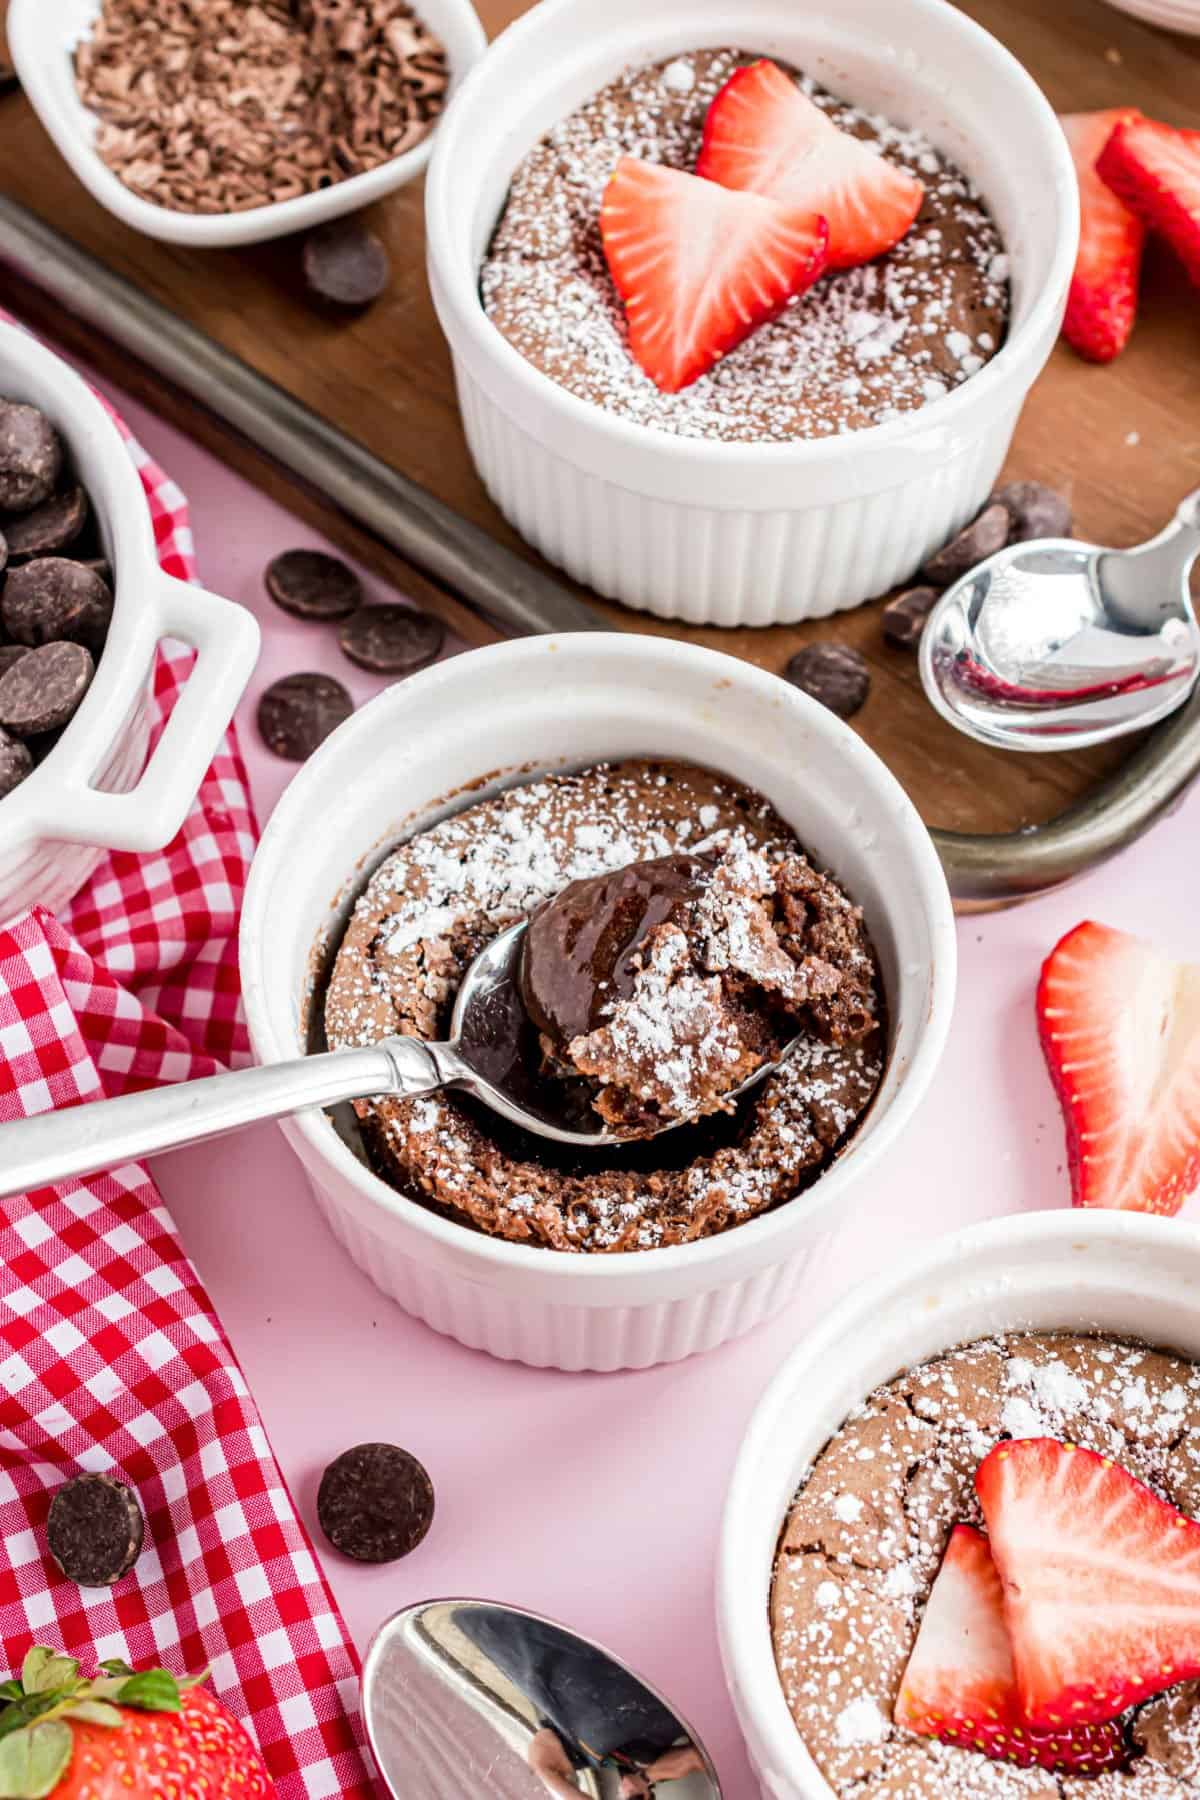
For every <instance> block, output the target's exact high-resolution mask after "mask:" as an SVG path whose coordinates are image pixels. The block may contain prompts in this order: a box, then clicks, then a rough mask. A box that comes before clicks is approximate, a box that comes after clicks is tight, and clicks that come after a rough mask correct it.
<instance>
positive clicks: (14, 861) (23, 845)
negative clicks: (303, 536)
mask: <svg viewBox="0 0 1200 1800" xmlns="http://www.w3.org/2000/svg"><path fill="white" fill-rule="evenodd" d="M0 398H3V399H6V400H21V401H25V402H27V403H29V404H30V405H33V406H37V407H40V409H41V410H42V412H44V413H45V414H46V416H47V417H48V418H49V419H50V421H51V423H52V424H53V425H55V426H56V427H57V429H58V431H59V432H60V433H61V435H62V437H63V439H64V441H65V443H66V447H67V454H68V458H69V462H70V466H71V469H72V471H73V473H74V474H75V475H76V477H77V478H78V480H79V482H80V484H81V486H83V487H84V488H85V489H86V490H87V493H88V497H89V499H90V500H91V503H92V508H93V511H94V513H95V517H96V521H97V524H98V527H99V531H100V537H101V540H102V542H103V545H104V553H105V555H106V556H107V557H108V558H109V560H110V562H111V563H112V567H113V600H114V605H113V616H112V624H111V626H110V628H109V633H108V641H107V643H106V644H105V647H104V650H103V652H102V653H101V655H100V658H99V660H98V663H97V666H96V674H95V678H94V680H93V682H92V685H91V687H90V688H89V689H88V692H87V693H86V694H85V696H84V698H83V702H82V704H81V705H80V707H79V710H78V712H77V713H76V714H75V716H74V718H73V719H72V720H71V721H70V723H69V724H68V725H67V727H66V728H65V730H64V731H63V734H62V737H61V738H60V739H59V741H58V743H57V744H56V745H55V746H54V748H53V750H51V751H50V753H49V755H48V756H47V757H46V758H45V760H44V761H43V762H41V763H40V764H39V765H38V767H37V768H36V769H35V770H34V771H33V773H32V775H30V776H28V777H27V778H26V780H25V781H23V782H22V783H21V785H20V786H19V787H17V788H15V789H14V790H13V791H12V793H10V794H7V795H5V796H4V797H3V798H2V799H0V919H7V918H11V917H12V915H13V914H14V913H18V912H21V911H22V910H23V909H24V908H25V907H27V906H30V905H33V904H34V903H35V902H36V903H37V904H39V905H42V906H45V907H47V908H49V909H50V910H51V911H54V910H55V909H57V908H59V907H62V906H64V905H65V904H66V903H67V901H68V900H70V899H71V898H72V897H73V896H74V895H75V894H76V893H78V891H79V889H80V888H81V887H82V886H83V884H84V883H85V882H86V881H87V879H88V877H89V876H90V875H91V873H92V871H93V870H94V869H95V867H96V865H97V863H98V862H99V861H100V859H101V858H102V857H103V856H104V854H105V853H106V852H107V851H109V850H132V851H153V850H161V849H162V848H163V846H164V845H166V844H168V843H169V842H170V841H171V839H172V838H173V837H174V836H175V833H176V832H177V831H178V830H179V827H180V826H181V825H182V824H183V821H184V818H185V817H186V815H187V811H188V808H189V807H190V806H191V804H192V801H193V800H194V799H195V797H196V792H197V789H198V788H199V786H200V782H201V780H202V779H203V776H204V772H205V770H206V769H207V767H208V765H209V763H210V762H211V761H212V758H213V755H214V752H215V751H216V749H217V747H218V745H219V744H220V742H221V738H222V737H223V735H224V733H225V729H226V727H227V726H228V724H229V721H230V719H231V718H232V716H233V712H234V708H235V707H236V706H237V703H238V701H239V700H240V698H241V696H242V694H243V692H244V691H245V687H246V683H247V682H248V681H249V679H250V675H251V673H252V671H253V668H254V664H255V661H256V659H257V656H258V644H259V630H258V624H257V621H256V620H255V618H254V615H253V614H252V613H249V612H247V611H246V609H245V608H244V607H241V606H235V605H234V604H233V602H232V601H230V600H221V599H218V598H217V597H216V596H215V595H213V594H208V593H205V592H204V591H203V590H202V589H200V588H197V587H193V586H191V585H189V583H187V582H185V581H177V580H175V579H174V577H172V576H170V575H167V574H164V572H163V570H162V569H161V567H160V566H159V562H158V556H157V553H156V547H155V541H154V529H153V524H152V521H151V517H150V511H149V507H148V506H147V503H146V495H145V492H144V490H143V488H142V484H141V481H140V479H139V477H138V473H137V470H136V468H135V467H134V464H133V462H132V460H131V458H130V455H129V451H128V449H127V448H126V445H125V442H124V440H123V439H122V437H121V434H120V432H119V431H118V430H117V428H116V426H115V425H114V424H113V422H112V420H111V419H110V418H109V416H108V414H107V412H106V411H105V410H104V408H103V406H102V405H101V404H100V401H99V400H98V399H97V398H96V396H95V394H93V393H92V391H91V389H90V388H89V387H88V386H87V383H86V382H84V381H83V380H82V379H81V378H80V377H79V376H78V375H76V374H75V373H74V371H73V370H71V369H69V368H68V367H67V365H66V364H65V363H64V362H62V361H61V359H60V358H59V357H57V356H55V355H54V354H53V353H52V352H51V351H50V350H47V349H46V348H45V347H44V346H43V345H41V344H38V343H37V342H35V340H34V339H32V338H31V337H30V336H29V335H28V333H27V332H24V331H22V330H21V329H20V327H19V326H16V325H7V324H0ZM166 638H172V639H181V640H182V641H183V642H184V643H186V644H190V645H192V646H193V647H194V649H195V650H196V653H197V654H196V662H195V665H194V667H193V668H192V671H191V673H190V674H189V676H188V679H187V682H186V683H185V685H184V688H183V691H182V693H181V694H180V696H179V698H178V700H177V701H176V703H175V707H174V709H173V711H172V714H171V717H170V719H169V721H168V723H167V726H166V729H165V730H164V731H163V733H162V736H161V737H160V739H159V741H158V743H157V745H156V746H155V749H154V754H153V755H152V756H151V757H150V758H149V760H148V761H147V748H148V745H149V741H150V711H149V702H150V697H151V691H152V682H153V676H154V659H155V652H156V651H157V648H158V645H159V643H160V642H161V641H162V640H163V639H166Z"/></svg>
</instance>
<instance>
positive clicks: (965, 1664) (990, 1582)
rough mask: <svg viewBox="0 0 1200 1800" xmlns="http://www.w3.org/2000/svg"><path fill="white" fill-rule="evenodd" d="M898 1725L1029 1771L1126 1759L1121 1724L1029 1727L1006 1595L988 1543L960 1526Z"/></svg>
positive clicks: (1085, 1769)
mask: <svg viewBox="0 0 1200 1800" xmlns="http://www.w3.org/2000/svg"><path fill="white" fill-rule="evenodd" d="M895 1719H896V1723H897V1725H902V1726H904V1728H905V1729H906V1730H907V1731H915V1732H917V1733H918V1734H919V1735H920V1736H921V1737H933V1738H940V1739H941V1740H942V1741H943V1742H944V1743H947V1744H958V1745H960V1746H961V1747H962V1748H963V1749H970V1750H979V1751H981V1752H982V1754H983V1755H984V1756H991V1757H994V1758H995V1759H996V1761H997V1762H1010V1763H1016V1764H1017V1765H1018V1766H1019V1767H1020V1768H1022V1769H1033V1768H1038V1769H1060V1770H1063V1771H1066V1772H1069V1773H1070V1774H1072V1775H1099V1774H1100V1773H1101V1772H1102V1771H1103V1770H1105V1769H1118V1768H1121V1767H1122V1766H1123V1764H1124V1763H1125V1762H1126V1761H1127V1760H1128V1753H1127V1751H1126V1747H1125V1740H1124V1737H1123V1736H1122V1733H1121V1729H1120V1727H1119V1726H1118V1725H1115V1724H1108V1725H1081V1726H1078V1727H1075V1728H1071V1729H1068V1730H1065V1731H1050V1732H1037V1731H1031V1730H1030V1729H1029V1727H1028V1725H1027V1724H1026V1723H1025V1716H1024V1714H1023V1713H1022V1711H1021V1706H1020V1702H1019V1701H1018V1699H1017V1687H1016V1678H1015V1675H1014V1673H1013V1659H1012V1648H1011V1646H1010V1644H1009V1641H1008V1630H1007V1627H1006V1626H1005V1623H1004V1592H1003V1589H1002V1588H1001V1585H1000V1577H999V1575H998V1574H997V1572H996V1565H995V1564H994V1563H993V1561H992V1553H991V1551H990V1550H989V1548H988V1541H987V1539H986V1538H985V1537H984V1535H983V1533H982V1532H981V1531H976V1530H975V1528H974V1526H972V1525H956V1526H955V1527H954V1530H953V1531H952V1532H951V1534H950V1542H949V1544H948V1545H947V1547H946V1555H945V1559H944V1561H943V1563H942V1566H941V1568H940V1569H939V1570H938V1576H937V1580H936V1581H935V1582H934V1584H933V1587H932V1589H931V1591H930V1595H929V1599H928V1602H927V1603H926V1606H925V1612H924V1614H923V1616H922V1619H921V1629H920V1631H919V1632H918V1633H917V1641H916V1643H915V1644H914V1645H913V1653H912V1656H911V1657H910V1658H909V1662H908V1667H907V1668H906V1669H905V1671H904V1676H903V1679H902V1680H901V1683H900V1696H899V1698H898V1700H897V1701H896V1709H895Z"/></svg>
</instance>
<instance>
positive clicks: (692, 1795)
mask: <svg viewBox="0 0 1200 1800" xmlns="http://www.w3.org/2000/svg"><path fill="white" fill-rule="evenodd" d="M362 1706H363V1718H364V1720H365V1722H366V1727H367V1738H368V1741H369V1742H370V1745H371V1752H372V1754H373V1756H374V1758H375V1762H376V1764H377V1766H378V1768H379V1772H380V1774H381V1775H382V1777H383V1780H384V1783H385V1785H386V1786H387V1788H388V1790H389V1792H390V1793H392V1794H393V1795H395V1796H396V1800H413V1796H414V1795H417V1794H420V1795H421V1796H422V1797H423V1800H465V1796H468V1795H470V1796H472V1800H473V1797H474V1796H476V1795H479V1796H483V1795H486V1796H487V1797H488V1800H547V1795H551V1796H554V1797H555V1800H577V1797H578V1796H580V1795H588V1796H590V1797H591V1800H651V1796H653V1800H721V1786H720V1783H719V1781H718V1780H717V1774H716V1770H715V1769H714V1768H713V1765H712V1762H711V1761H710V1759H709V1757H708V1754H707V1752H706V1751H705V1749H704V1746H703V1745H702V1744H701V1742H700V1740H699V1738H698V1737H697V1736H696V1734H695V1732H694V1731H693V1730H692V1728H691V1726H690V1725H688V1724H687V1723H686V1721H685V1720H684V1719H682V1718H680V1716H679V1714H678V1713H677V1712H676V1711H675V1709H674V1708H673V1707H672V1706H670V1705H669V1704H668V1702H667V1701H666V1700H665V1699H664V1698H663V1697H662V1695H661V1694H658V1693H656V1692H655V1690H654V1689H653V1688H651V1687H650V1686H649V1685H648V1684H647V1683H646V1682H644V1681H643V1680H642V1679H641V1677H640V1676H638V1675H635V1674H634V1673H633V1671H632V1670H631V1669H629V1668H628V1667H627V1666H626V1665H625V1664H624V1663H623V1662H619V1661H618V1660H617V1658H616V1657H615V1656H611V1655H610V1654H609V1653H608V1651H607V1650H602V1649H601V1648H600V1646H599V1645H598V1644H594V1643H592V1642H591V1640H590V1639H588V1638H584V1637H580V1636H579V1635H578V1634H577V1633H576V1632H573V1631H568V1630H566V1628H565V1627H564V1626H562V1625H556V1624H554V1623H553V1622H552V1621H551V1620H549V1619H543V1618H541V1617H539V1615H538V1614H537V1613H530V1612H525V1611H523V1610H522V1609H521V1608H519V1607H515V1606H501V1605H499V1604H493V1603H491V1602H488V1601H483V1600H426V1601H424V1602H422V1603H421V1604H420V1605H418V1606H408V1607H405V1609H404V1611H403V1612H398V1613H396V1615H395V1616H394V1617H393V1618H391V1619H389V1620H388V1621H387V1623H386V1624H384V1625H382V1626H381V1627H380V1629H379V1631H378V1632H377V1633H376V1634H375V1638H374V1640H373V1641H372V1643H371V1646H370V1648H369V1649H368V1651H367V1655H366V1661H365V1662H364V1664H363V1674H362Z"/></svg>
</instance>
